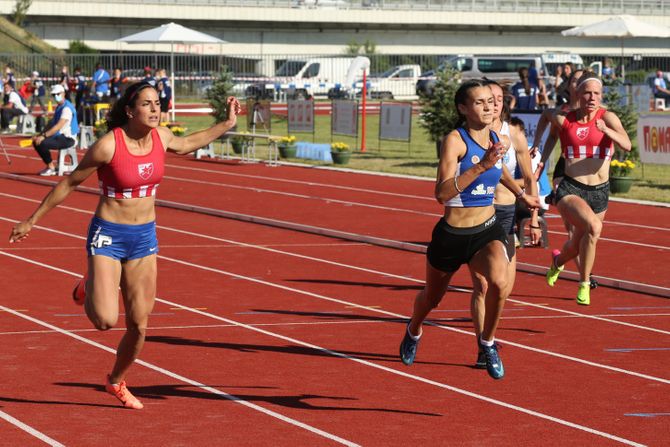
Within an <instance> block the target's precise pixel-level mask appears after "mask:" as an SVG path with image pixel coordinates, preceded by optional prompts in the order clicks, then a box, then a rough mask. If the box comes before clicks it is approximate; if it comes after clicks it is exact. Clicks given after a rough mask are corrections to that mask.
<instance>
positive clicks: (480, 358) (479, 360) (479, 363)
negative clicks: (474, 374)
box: [475, 348, 486, 369]
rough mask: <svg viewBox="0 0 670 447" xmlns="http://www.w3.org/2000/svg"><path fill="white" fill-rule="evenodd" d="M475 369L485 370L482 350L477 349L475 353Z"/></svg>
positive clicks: (484, 358) (484, 356)
mask: <svg viewBox="0 0 670 447" xmlns="http://www.w3.org/2000/svg"><path fill="white" fill-rule="evenodd" d="M475 368H476V369H486V354H484V351H483V350H482V348H479V351H477V362H475Z"/></svg>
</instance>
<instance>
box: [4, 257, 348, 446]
mask: <svg viewBox="0 0 670 447" xmlns="http://www.w3.org/2000/svg"><path fill="white" fill-rule="evenodd" d="M0 254H2V252H0ZM23 260H24V261H28V262H30V263H31V264H35V265H38V266H40V267H45V268H52V266H50V265H48V264H43V263H41V262H35V261H31V260H25V259H23ZM54 270H56V271H63V270H61V269H58V268H55V269H54ZM179 306H180V307H183V306H181V305H179ZM0 309H2V310H4V311H5V312H9V313H11V314H12V315H14V316H17V317H20V318H23V319H24V320H28V321H30V322H32V323H34V324H37V325H39V326H43V327H46V328H48V329H51V330H52V331H55V332H58V333H60V334H62V335H65V336H68V337H71V338H74V339H75V340H78V341H80V342H82V343H85V344H87V345H90V346H93V347H95V348H98V349H101V350H103V351H106V352H109V353H111V354H116V350H114V349H112V348H110V347H108V346H105V345H103V344H100V343H98V342H95V341H93V340H89V339H88V338H85V337H82V336H80V335H77V334H75V333H74V332H71V331H68V330H66V329H62V328H60V327H58V326H54V325H53V324H50V323H47V322H46V321H42V320H38V319H37V318H33V317H31V316H28V315H24V314H21V313H19V312H14V311H13V310H12V309H9V308H8V307H5V306H2V305H0ZM135 363H137V364H138V365H142V366H144V367H145V368H148V369H151V370H153V371H155V372H157V373H160V374H163V375H165V376H168V377H171V378H173V379H175V380H179V381H180V382H183V383H187V384H189V385H191V386H194V387H196V388H200V389H201V390H203V391H207V392H209V393H212V394H215V395H217V396H220V397H222V398H224V399H228V400H230V401H233V402H235V403H238V404H240V405H244V406H245V407H248V408H251V409H252V410H255V411H258V412H260V413H263V414H266V415H268V416H270V417H273V418H275V419H278V420H280V421H283V422H286V423H288V424H291V425H295V426H296V427H300V428H302V429H304V430H307V431H309V432H312V433H314V434H317V435H319V436H322V437H324V438H326V439H330V440H331V441H335V442H337V443H340V444H343V445H346V446H351V447H354V446H358V444H356V443H354V442H351V441H348V440H346V439H344V438H340V437H339V436H336V435H334V434H332V433H328V432H326V431H323V430H320V429H318V428H316V427H313V426H311V425H307V424H305V423H303V422H300V421H298V420H296V419H293V418H290V417H288V416H285V415H283V414H281V413H277V412H275V411H272V410H268V409H267V408H264V407H261V406H260V405H256V404H254V403H251V402H247V401H246V400H243V399H240V398H239V397H237V396H235V395H233V394H228V393H226V392H223V391H221V390H218V389H216V388H212V387H210V386H207V385H205V384H202V383H200V382H197V381H195V380H192V379H189V378H188V377H185V376H182V375H180V374H177V373H175V372H172V371H170V370H167V369H165V368H161V367H160V366H157V365H154V364H153V363H149V362H145V361H144V360H139V359H138V360H135Z"/></svg>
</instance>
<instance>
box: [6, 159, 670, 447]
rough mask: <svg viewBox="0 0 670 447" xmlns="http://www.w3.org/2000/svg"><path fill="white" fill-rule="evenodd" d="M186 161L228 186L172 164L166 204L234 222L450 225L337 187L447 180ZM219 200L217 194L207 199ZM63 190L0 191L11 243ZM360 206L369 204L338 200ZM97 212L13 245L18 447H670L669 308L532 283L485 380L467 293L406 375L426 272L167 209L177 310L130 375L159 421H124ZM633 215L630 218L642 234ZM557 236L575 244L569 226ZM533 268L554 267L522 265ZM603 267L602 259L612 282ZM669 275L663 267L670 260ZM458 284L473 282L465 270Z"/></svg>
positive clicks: (452, 299) (415, 205)
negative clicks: (21, 222)
mask: <svg viewBox="0 0 670 447" xmlns="http://www.w3.org/2000/svg"><path fill="white" fill-rule="evenodd" d="M16 154H17V157H16V158H14V164H13V166H12V167H9V169H6V171H13V172H34V170H33V171H30V170H31V169H33V168H34V167H38V168H39V163H37V162H35V160H32V159H27V158H19V157H18V155H28V154H27V153H25V152H17V153H16ZM170 163H171V164H175V165H176V164H177V163H179V165H181V166H184V167H188V168H193V167H197V168H201V167H203V166H204V167H205V168H206V169H208V170H219V171H220V173H218V174H216V173H207V172H202V171H195V173H194V171H192V170H191V169H183V168H178V167H176V166H173V167H170V168H169V170H168V175H169V176H170V177H171V178H170V179H168V180H166V182H165V183H164V184H163V185H162V186H161V191H160V197H161V198H162V199H166V200H179V201H183V202H187V203H197V204H200V205H202V206H208V207H218V206H222V204H225V205H226V207H232V209H234V210H236V211H238V212H250V211H253V212H255V213H258V214H259V215H262V216H265V217H272V218H281V219H282V220H292V219H296V221H299V222H303V223H310V224H314V225H319V226H321V227H328V228H339V229H348V230H349V231H358V230H359V229H361V230H362V231H367V234H373V235H388V236H392V237H395V236H397V238H398V240H409V241H416V242H421V241H425V238H426V237H427V236H428V235H427V234H426V232H425V231H424V229H423V228H422V227H420V226H421V225H425V226H426V228H428V230H427V231H430V227H431V225H432V224H431V222H434V220H435V217H434V216H432V215H431V214H437V213H438V212H439V209H436V207H435V205H434V204H433V203H432V202H431V201H430V200H424V199H421V198H416V199H409V198H404V197H401V196H386V195H383V194H379V193H375V192H365V193H363V192H360V191H359V192H353V191H349V192H344V191H343V190H341V189H338V188H337V187H342V186H346V187H347V188H365V189H369V190H375V189H379V190H381V191H382V192H392V193H394V194H404V195H415V194H416V195H417V196H421V195H427V197H430V189H432V185H430V183H429V182H421V181H414V180H399V179H395V178H389V177H373V176H368V175H357V174H343V173H332V172H330V171H319V170H315V169H297V168H289V167H286V166H282V167H280V168H274V169H270V168H267V167H264V166H258V165H250V166H242V165H236V164H225V165H223V164H221V163H193V162H191V161H189V160H183V161H177V159H174V160H171V162H170ZM240 175H254V176H263V177H264V179H262V180H261V179H256V180H255V184H256V187H259V188H260V187H261V186H262V187H263V188H268V184H269V185H271V188H269V189H272V191H279V192H280V193H277V192H265V193H263V197H258V196H257V195H258V194H261V193H259V192H254V191H253V189H251V190H250V189H245V188H248V187H250V186H248V185H246V184H244V183H243V182H247V181H250V180H252V179H250V178H248V177H240ZM209 176H212V179H214V180H211V179H209ZM276 178H279V179H282V178H283V179H284V180H291V181H295V180H299V181H304V182H310V181H311V182H313V183H318V184H327V185H330V186H329V187H327V188H324V187H323V186H321V187H319V186H318V185H313V186H309V185H304V184H301V185H296V184H294V183H285V182H279V181H277V180H275V179H276ZM194 179H195V180H203V181H208V182H216V181H217V179H218V180H219V182H220V180H221V179H225V181H226V182H227V183H229V184H234V185H235V186H226V187H224V186H216V185H208V186H204V185H203V184H199V188H200V192H199V193H198V192H197V191H198V190H197V189H196V187H194V186H193V185H194V183H193V180H194ZM398 183H400V185H398ZM195 185H198V184H195ZM205 189H206V190H207V191H211V192H212V193H211V194H202V191H203V190H205ZM301 189H303V190H304V189H309V195H310V197H309V198H297V197H294V196H287V195H286V193H295V191H296V190H297V191H300V190H301ZM46 190H47V188H46V187H44V186H40V185H34V184H29V183H24V182H19V181H10V180H5V179H3V180H0V210H2V211H1V212H0V219H2V220H1V221H2V222H4V224H5V225H4V227H5V228H6V231H7V233H8V232H9V228H10V227H11V221H13V220H16V219H19V218H22V217H24V216H26V215H27V214H29V213H30V211H31V210H32V209H33V208H34V207H35V205H36V204H35V202H34V201H36V200H40V199H41V197H42V196H43V195H44V193H45V191H46ZM426 190H427V191H428V193H427V194H425V193H424V191H426ZM303 192H304V191H303ZM352 194H353V196H354V198H355V200H353V199H352V197H351V195H352ZM347 195H349V198H348V199H346V197H347ZM233 196H240V197H233ZM342 196H344V197H345V199H346V200H345V201H348V202H354V201H355V202H357V203H363V204H365V206H363V205H360V204H358V205H352V204H346V203H341V202H337V201H336V200H340V199H339V198H338V197H342ZM244 198H246V199H247V200H246V201H245V200H243V199H244ZM328 200H330V202H328ZM95 201H96V197H95V196H93V195H91V194H85V193H74V194H73V196H72V197H71V198H70V199H69V200H68V202H67V203H66V205H67V206H69V207H70V208H66V207H61V208H59V209H56V210H54V211H53V212H52V213H51V214H50V215H49V216H47V218H45V219H44V220H43V221H41V222H40V225H41V226H43V227H45V228H43V229H42V228H41V229H36V230H35V231H34V233H33V234H32V235H31V237H30V238H29V240H28V241H27V242H25V243H23V244H19V245H12V246H9V245H8V244H7V243H6V242H2V243H0V265H2V269H3V272H5V277H6V278H12V280H11V281H9V282H8V283H7V288H6V290H5V292H4V293H3V295H2V298H0V305H2V306H3V308H2V309H3V310H5V312H0V328H1V329H0V337H2V339H3V341H4V343H3V346H4V347H5V348H4V349H3V353H2V360H4V361H3V362H2V364H1V365H2V366H0V377H2V380H3V383H6V384H10V383H11V384H12V386H11V387H6V388H5V392H4V393H3V397H2V398H0V399H1V401H0V417H2V418H3V419H7V417H3V415H9V416H11V417H13V418H15V419H16V420H19V421H21V422H23V423H25V424H27V425H29V426H30V427H32V429H33V432H32V433H29V432H27V431H25V430H23V429H20V428H17V425H16V424H15V423H10V422H0V439H3V441H4V440H6V441H5V442H8V443H9V444H8V445H43V442H42V441H39V440H37V439H38V438H37V437H36V436H37V435H36V433H35V432H39V433H43V434H44V435H45V436H48V437H50V438H51V439H53V440H55V441H57V442H60V443H62V444H64V445H99V444H101V443H107V444H113V445H117V444H118V445H121V444H129V443H130V444H139V443H143V444H153V445H259V444H260V445H334V444H338V443H347V442H349V443H351V444H359V445H407V444H411V443H421V444H428V443H431V444H435V443H443V444H449V445H482V444H490V443H493V442H496V443H497V444H499V445H536V444H539V443H542V444H543V445H565V443H566V441H565V440H566V439H570V441H569V442H570V444H574V445H586V444H588V445H614V444H621V443H624V444H626V443H627V442H626V441H625V440H629V441H631V442H630V443H633V445H635V444H634V443H639V444H647V445H663V444H664V443H665V442H666V435H665V434H666V433H667V426H668V425H667V423H668V422H667V421H668V416H667V413H669V412H670V411H669V409H668V407H667V399H665V397H664V396H666V395H667V387H668V385H669V384H670V377H669V375H668V373H667V362H663V361H659V359H662V358H664V356H666V355H665V352H667V350H665V351H664V349H666V348H668V347H670V344H669V343H668V342H669V341H670V340H669V337H668V335H670V319H668V314H669V312H668V309H670V305H668V304H667V300H665V299H661V298H656V297H651V296H646V295H642V294H635V293H631V292H624V291H618V290H614V289H605V288H600V289H597V290H596V292H595V294H594V299H593V305H592V306H590V307H588V308H582V307H577V306H576V305H575V304H574V301H573V299H572V292H573V291H574V283H570V282H568V281H559V284H558V285H557V286H556V287H555V288H554V289H550V288H548V287H546V286H544V285H543V282H542V278H541V277H539V276H537V275H529V274H519V276H518V278H517V284H516V287H515V290H514V293H513V296H512V297H511V299H510V300H509V302H508V304H507V307H506V310H505V314H504V318H503V320H502V323H501V327H500V330H499V332H498V337H499V338H500V339H501V340H502V343H503V345H504V349H503V351H502V357H503V359H504V360H505V365H506V369H507V376H506V377H505V379H504V380H502V381H499V382H495V381H493V380H491V379H490V378H489V377H488V376H487V375H486V373H485V372H482V371H476V370H473V369H471V368H470V365H471V364H472V362H473V360H474V354H475V344H474V338H473V337H472V335H471V334H470V331H471V329H470V326H471V324H470V322H469V321H468V320H467V317H468V312H467V309H468V299H469V297H468V294H467V293H463V292H453V293H449V294H448V295H447V297H446V298H445V300H444V302H443V304H442V305H441V307H440V309H438V310H437V311H436V312H434V313H433V314H432V315H431V316H432V317H434V320H433V321H435V323H436V326H434V327H427V328H426V337H425V339H424V340H423V341H422V344H421V347H420V351H419V356H418V358H417V364H415V365H414V366H412V367H410V368H407V367H404V366H403V365H402V364H401V363H400V362H399V361H398V360H397V346H398V342H399V340H400V337H401V335H402V331H403V323H402V322H401V321H402V318H404V317H406V316H407V315H408V313H409V312H410V311H411V302H412V300H413V297H414V294H415V293H416V291H417V290H418V289H419V288H420V287H421V281H422V278H423V257H422V256H421V255H419V254H416V253H410V252H404V251H400V250H392V249H388V248H383V247H376V246H370V245H365V244H353V243H351V242H348V241H342V240H334V239H332V238H325V237H321V236H316V235H311V234H304V233H298V232H294V231H287V230H283V229H278V228H271V227H267V226H261V225H252V224H247V223H243V222H238V221H235V220H230V219H220V218H216V217H212V216H204V215H200V214H197V213H190V212H183V211H177V210H171V209H166V208H161V209H159V211H158V213H159V218H158V223H159V225H160V228H159V239H160V241H161V253H160V256H161V259H160V261H159V270H160V271H159V290H158V296H159V301H158V302H157V305H156V308H155V310H154V314H153V316H152V320H151V324H150V326H151V328H150V330H149V339H148V343H147V345H146V347H145V350H144V352H143V354H142V361H143V362H146V364H138V365H136V366H135V367H134V368H133V369H132V371H131V374H130V376H129V383H130V386H131V389H132V390H133V391H135V392H136V394H138V395H139V396H140V397H141V398H142V399H143V401H144V403H145V405H146V409H145V410H143V411H141V412H133V411H126V410H123V409H121V408H119V407H117V406H116V405H115V402H114V399H113V398H111V397H110V396H108V395H106V394H104V393H103V392H102V391H101V387H100V382H101V381H102V376H103V375H104V373H105V372H106V371H107V370H108V369H109V367H110V365H111V362H112V360H113V356H112V354H111V353H110V352H107V351H105V350H104V349H103V348H107V349H113V348H114V346H115V345H116V343H117V342H118V339H119V337H120V335H121V333H120V332H118V331H111V332H104V333H101V332H96V331H92V330H91V329H90V324H89V323H88V321H87V320H86V318H85V317H84V315H83V314H82V312H81V308H78V307H76V306H74V305H72V304H70V302H69V290H70V287H71V286H72V284H73V282H74V278H75V276H76V275H77V274H79V273H81V271H82V266H83V265H84V262H85V255H84V253H83V250H82V245H83V241H82V239H81V238H82V236H83V234H84V233H85V228H86V226H87V223H88V220H89V219H90V213H91V211H92V210H93V209H94V206H95ZM249 201H257V202H258V201H260V202H263V203H262V204H256V205H255V206H253V203H252V204H249V203H247V202H249ZM280 203H284V207H283V209H282V206H281V205H280ZM314 205H316V206H314ZM371 205H374V206H376V207H385V208H373V207H371ZM612 205H613V207H612V208H613V209H614V208H615V207H614V205H617V206H618V205H621V204H614V203H613V204H612ZM300 207H302V208H303V213H301V212H300ZM310 208H318V211H320V215H319V214H317V213H313V210H311V209H310ZM388 208H406V209H411V210H413V211H414V212H408V211H406V210H404V211H398V210H389V209H388ZM226 209H228V208H226ZM621 209H622V212H621V214H620V215H619V216H617V219H621V222H622V223H626V224H630V223H633V224H637V222H640V221H638V220H632V219H628V216H627V215H626V213H624V212H623V209H624V208H623V205H622V208H621ZM643 209H646V208H643ZM242 210H244V211H242ZM612 211H614V210H612ZM419 212H420V213H425V215H423V214H417V213H419ZM611 214H614V213H611ZM368 215H369V216H370V218H368V219H363V217H362V216H368ZM417 216H422V217H417ZM347 219H349V221H348V222H347ZM624 219H626V220H624ZM361 221H363V222H361ZM380 222H382V223H383V224H382V223H380ZM407 222H410V223H407ZM552 222H553V221H552ZM366 224H367V225H366ZM647 224H648V223H647ZM617 226H621V225H618V224H617V225H608V226H606V228H608V227H617ZM552 228H555V229H556V231H559V230H560V225H558V223H556V225H554V224H553V223H552ZM629 228H631V227H629ZM635 228H637V227H635ZM352 229H355V230H352ZM49 230H55V231H58V232H59V233H55V232H53V231H49ZM613 230H614V229H613ZM422 231H423V232H422ZM654 231H658V232H659V234H660V235H661V236H662V235H664V234H665V233H667V230H666V231H665V233H664V230H662V229H661V230H654ZM629 233H630V231H629ZM634 236H635V235H634V234H631V237H634ZM553 238H554V236H553V235H552V239H553ZM666 238H667V236H666ZM612 239H615V238H613V237H612ZM628 240H629V241H630V239H628ZM657 243H658V244H661V243H666V244H667V239H666V242H663V241H657ZM609 244H612V245H613V246H614V247H625V245H622V244H621V243H620V242H616V241H614V240H613V241H607V242H605V241H602V242H601V245H599V250H600V249H601V248H603V247H607V246H608V245H609ZM616 244H618V245H616ZM636 247H637V248H636V249H639V250H647V249H649V250H659V249H650V248H647V247H644V246H636ZM621 250H622V249H621V248H619V250H618V251H621ZM613 251H614V252H617V250H616V249H615V248H613ZM529 252H544V251H543V250H525V251H524V252H522V255H523V254H524V253H529ZM619 256H620V255H619ZM606 262H607V261H602V260H601V259H599V267H600V264H601V263H606ZM659 263H660V264H663V263H665V267H666V270H667V260H663V259H660V262H659ZM615 267H616V266H615ZM661 267H663V266H662V265H661ZM55 268H56V269H61V270H59V271H56V270H54V269H55ZM603 268H605V267H603ZM612 272H614V273H616V269H615V268H614V267H613V268H612ZM634 273H635V274H636V275H637V276H636V278H638V279H641V280H646V281H650V280H651V279H649V278H645V276H644V273H645V272H634ZM652 279H653V278H652ZM455 285H458V286H462V287H467V286H469V280H468V277H467V274H466V273H465V272H459V274H458V275H457V277H456V279H455ZM27 297H28V299H27ZM26 318H30V319H31V320H27V319H26ZM45 324H48V325H52V327H50V328H47V327H45V326H44V325H45ZM56 329H58V330H61V331H70V332H61V333H59V332H54V330H56ZM70 334H76V335H77V336H79V337H82V338H81V339H75V338H72V336H71V335H70ZM92 342H95V343H99V344H100V345H92V344H91V343H92ZM159 368H160V369H159ZM199 385H202V386H206V387H199ZM207 387H211V388H207ZM217 392H218V393H221V392H224V393H228V394H229V395H232V396H235V397H234V399H235V400H234V401H231V400H229V399H227V398H226V396H222V395H221V394H216V393H217ZM228 397H229V398H230V396H228ZM240 403H243V404H244V405H240ZM246 405H251V406H246ZM63 410H74V411H67V414H71V415H72V416H70V417H69V418H68V419H67V420H68V423H63V422H64V418H63V417H62V415H63V414H64V412H63ZM263 411H265V412H263ZM268 412H271V413H270V414H268ZM59 416H61V417H59ZM101 418H104V419H101ZM100 421H104V423H102V424H101V423H100ZM120 426H121V427H124V430H119V429H118V427H120ZM269 435H270V436H271V438H270V437H269ZM620 438H621V439H620ZM54 445H55V444H54Z"/></svg>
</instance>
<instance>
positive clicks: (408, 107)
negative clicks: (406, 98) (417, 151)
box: [379, 102, 412, 141]
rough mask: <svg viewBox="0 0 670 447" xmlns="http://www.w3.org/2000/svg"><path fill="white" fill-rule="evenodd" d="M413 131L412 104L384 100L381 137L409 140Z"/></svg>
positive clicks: (380, 124)
mask: <svg viewBox="0 0 670 447" xmlns="http://www.w3.org/2000/svg"><path fill="white" fill-rule="evenodd" d="M411 133H412V104H410V103H397V102H396V103H392V102H382V104H381V111H380V118H379V139H380V140H402V141H409V140H410V139H411Z"/></svg>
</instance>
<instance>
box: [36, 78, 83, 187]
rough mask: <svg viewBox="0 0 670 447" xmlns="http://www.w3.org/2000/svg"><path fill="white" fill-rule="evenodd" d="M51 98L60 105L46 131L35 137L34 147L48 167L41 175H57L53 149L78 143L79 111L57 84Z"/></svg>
mask: <svg viewBox="0 0 670 447" xmlns="http://www.w3.org/2000/svg"><path fill="white" fill-rule="evenodd" d="M51 97H52V98H53V100H54V102H55V103H56V104H58V105H57V106H56V110H55V111H54V116H53V118H52V119H51V120H50V121H49V122H48V123H47V125H46V130H44V131H43V132H42V133H40V134H39V135H36V136H35V137H33V146H34V147H35V150H36V151H37V153H38V154H39V156H40V158H42V161H44V163H45V164H46V167H45V168H44V169H43V170H42V171H41V172H40V173H39V174H40V175H45V176H47V175H56V165H55V163H54V161H53V159H52V158H51V150H52V149H66V148H68V147H71V146H73V145H75V144H76V143H77V134H78V133H79V122H78V121H77V111H76V110H75V109H74V106H73V105H72V103H71V102H70V101H68V100H67V99H65V89H64V88H63V86H62V85H60V84H56V85H54V86H52V87H51Z"/></svg>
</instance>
